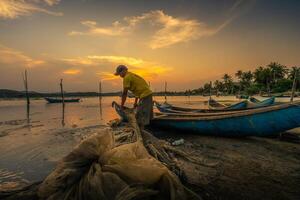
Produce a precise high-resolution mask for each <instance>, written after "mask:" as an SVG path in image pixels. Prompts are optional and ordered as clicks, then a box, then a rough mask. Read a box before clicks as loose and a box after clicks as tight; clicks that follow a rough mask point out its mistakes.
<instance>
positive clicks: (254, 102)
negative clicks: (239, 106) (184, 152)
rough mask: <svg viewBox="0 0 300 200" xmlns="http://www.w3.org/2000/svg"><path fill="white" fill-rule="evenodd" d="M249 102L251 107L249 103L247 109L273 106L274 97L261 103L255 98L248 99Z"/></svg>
mask: <svg viewBox="0 0 300 200" xmlns="http://www.w3.org/2000/svg"><path fill="white" fill-rule="evenodd" d="M249 101H250V102H251V103H252V105H251V103H249V105H248V108H251V107H255V108H258V107H266V106H270V105H273V104H274V103H275V97H271V98H268V99H265V100H263V101H260V100H258V99H256V98H255V97H250V99H249Z"/></svg>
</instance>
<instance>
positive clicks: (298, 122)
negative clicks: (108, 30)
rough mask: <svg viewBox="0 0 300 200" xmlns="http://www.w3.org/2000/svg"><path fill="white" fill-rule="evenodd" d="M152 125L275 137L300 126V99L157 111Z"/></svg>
mask: <svg viewBox="0 0 300 200" xmlns="http://www.w3.org/2000/svg"><path fill="white" fill-rule="evenodd" d="M205 114H206V115H205ZM151 125H152V126H156V127H160V128H167V129H175V130H179V131H183V132H184V133H192V132H194V133H196V134H201V135H217V136H238V137H240V136H273V135H278V134H279V133H281V132H284V131H287V130H290V129H293V128H296V127H299V126H300V101H298V102H294V103H284V104H278V105H273V106H268V107H262V108H256V109H248V110H243V111H232V112H219V113H202V114H201V113H200V114H198V113H189V114H188V113H173V114H172V113H169V114H158V115H156V117H155V118H154V119H153V120H152V121H151Z"/></svg>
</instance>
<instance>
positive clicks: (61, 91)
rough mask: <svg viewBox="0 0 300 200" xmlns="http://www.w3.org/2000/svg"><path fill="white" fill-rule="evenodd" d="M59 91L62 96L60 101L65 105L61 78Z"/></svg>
mask: <svg viewBox="0 0 300 200" xmlns="http://www.w3.org/2000/svg"><path fill="white" fill-rule="evenodd" d="M60 93H61V98H62V103H63V105H65V95H64V88H63V79H60Z"/></svg>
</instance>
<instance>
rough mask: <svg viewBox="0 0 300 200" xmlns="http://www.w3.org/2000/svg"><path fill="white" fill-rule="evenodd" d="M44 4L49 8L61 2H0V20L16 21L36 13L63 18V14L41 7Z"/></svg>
mask: <svg viewBox="0 0 300 200" xmlns="http://www.w3.org/2000/svg"><path fill="white" fill-rule="evenodd" d="M42 2H44V3H46V4H47V5H48V6H52V5H55V4H57V3H59V0H44V1H41V0H0V18H4V19H15V18H18V17H20V16H24V15H31V14H32V13H35V12H42V13H46V14H49V15H54V16H62V15H63V14H62V13H58V12H52V11H49V10H47V9H44V8H42V7H41V5H40V4H41V3H42Z"/></svg>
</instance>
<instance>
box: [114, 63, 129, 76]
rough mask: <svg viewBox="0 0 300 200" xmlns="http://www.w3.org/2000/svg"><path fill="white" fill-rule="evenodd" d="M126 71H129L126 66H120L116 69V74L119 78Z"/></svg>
mask: <svg viewBox="0 0 300 200" xmlns="http://www.w3.org/2000/svg"><path fill="white" fill-rule="evenodd" d="M124 70H128V68H127V67H126V66H125V65H119V66H118V67H117V68H116V72H115V75H116V76H118V75H120V73H121V72H122V71H124Z"/></svg>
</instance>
